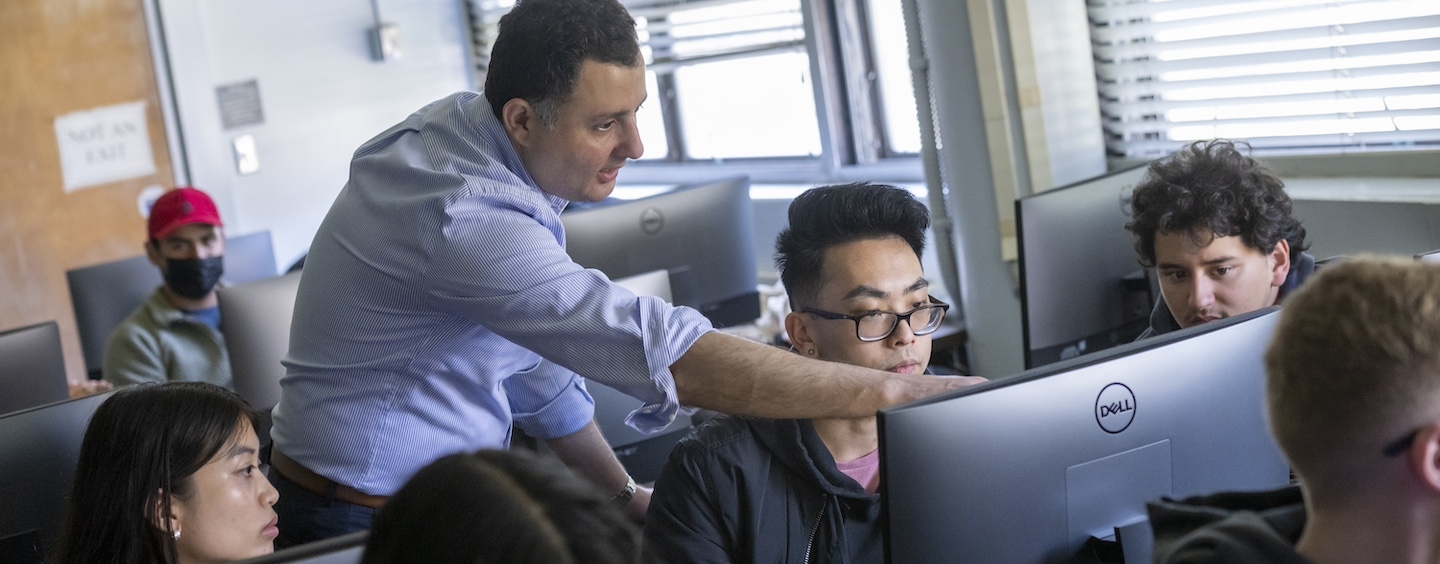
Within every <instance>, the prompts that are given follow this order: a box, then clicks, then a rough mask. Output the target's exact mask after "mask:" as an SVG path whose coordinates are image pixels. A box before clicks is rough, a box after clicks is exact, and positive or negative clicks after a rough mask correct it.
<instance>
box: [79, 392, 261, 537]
mask: <svg viewBox="0 0 1440 564" xmlns="http://www.w3.org/2000/svg"><path fill="white" fill-rule="evenodd" d="M258 421H259V414H258V413H257V412H256V411H255V410H254V409H252V408H251V407H250V406H249V405H248V404H246V403H245V400H243V399H241V398H240V396H238V395H236V394H235V393H234V392H231V391H229V390H226V389H224V388H221V387H219V386H215V385H212V384H205V383H199V382H174V383H168V384H159V385H149V384H147V385H141V386H137V387H134V388H129V389H124V390H120V391H118V392H115V394H114V395H113V396H111V397H110V399H108V400H106V401H105V403H103V404H101V405H100V408H99V409H97V410H96V411H95V415H94V417H93V418H91V420H90V425H89V427H87V428H86V430H85V440H84V442H83V443H82V444H81V447H80V460H79V465H78V468H77V469H76V472H75V484H74V486H73V487H72V488H71V490H70V492H71V493H70V499H69V511H68V513H67V515H66V521H65V532H64V536H63V537H62V539H61V545H60V548H59V554H58V557H57V558H56V560H55V561H56V562H57V563H59V564H82V563H83V564H91V563H95V562H115V563H123V564H155V563H161V564H191V563H199V562H216V561H226V560H240V559H244V558H250V557H254V556H259V555H262V554H267V553H270V552H272V551H274V539H275V536H276V535H277V534H279V529H278V527H277V523H276V518H275V511H274V510H273V509H271V506H273V505H275V501H276V500H277V499H279V493H277V492H276V491H275V488H273V487H271V486H270V482H269V481H268V480H266V479H265V475H264V474H263V473H261V471H260V469H259V464H260V458H259V449H260V442H259V440H258V438H257V436H256V433H255V429H256V428H257V423H258Z"/></svg>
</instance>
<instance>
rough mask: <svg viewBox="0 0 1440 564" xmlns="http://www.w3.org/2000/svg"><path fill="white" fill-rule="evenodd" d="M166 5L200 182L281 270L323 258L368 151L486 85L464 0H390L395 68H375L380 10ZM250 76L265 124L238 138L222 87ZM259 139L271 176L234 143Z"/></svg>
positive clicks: (282, 4) (226, 1) (215, 1)
mask: <svg viewBox="0 0 1440 564" xmlns="http://www.w3.org/2000/svg"><path fill="white" fill-rule="evenodd" d="M155 1H156V2H158V6H159V12H160V18H161V22H162V27H163V30H164V35H165V37H164V39H165V46H166V53H167V54H168V58H169V63H170V69H171V75H172V80H173V87H174V91H175V99H176V106H177V115H178V119H179V121H180V131H181V134H182V136H183V142H184V147H185V164H186V165H187V166H188V169H189V170H188V172H189V179H190V182H191V183H192V184H194V185H195V186H197V187H200V188H202V189H205V190H207V191H209V192H211V193H212V194H214V195H215V197H216V201H217V203H218V204H219V205H220V208H221V213H222V214H223V215H224V217H225V220H226V223H227V230H228V231H229V232H230V233H232V234H239V233H248V232H252V231H258V230H262V229H269V230H270V231H271V233H272V236H273V238H274V241H275V256H276V259H277V261H278V262H279V263H280V264H279V265H278V266H280V267H281V268H283V267H285V266H287V265H288V264H289V263H290V262H291V261H293V260H294V259H296V258H298V257H299V256H300V255H301V254H303V253H304V252H305V250H306V249H307V248H309V245H310V241H311V239H312V238H313V236H314V233H315V231H316V229H318V227H319V225H320V221H321V220H322V219H323V218H324V216H325V213H326V211H328V210H329V208H330V203H331V202H332V201H333V200H334V198H335V195H336V194H338V193H339V191H340V189H341V187H342V186H343V185H344V184H345V180H346V178H347V177H348V166H349V160H350V155H351V154H352V153H354V151H355V149H356V148H357V147H359V145H360V144H361V143H363V142H365V141H366V140H368V139H370V138H371V137H374V136H375V135H376V134H378V133H380V132H381V131H383V130H385V129H387V128H389V127H390V126H391V125H394V124H395V123H396V122H398V121H399V120H401V119H403V118H404V117H405V116H407V115H409V114H410V113H411V112H413V111H415V110H417V109H419V108H420V107H421V106H423V105H425V104H427V103H429V102H431V101H433V100H435V99H437V98H440V97H441V96H444V95H446V94H449V93H451V92H454V91H457V90H465V89H470V88H472V87H473V85H472V84H471V74H470V72H469V70H468V64H469V61H468V60H467V53H468V52H469V47H468V38H467V36H466V33H467V32H466V23H465V14H464V8H463V5H462V3H461V2H460V1H459V0H405V1H403V2H401V1H396V0H390V1H385V0H381V1H380V2H379V6H380V11H381V15H382V17H383V19H384V20H385V21H387V22H391V23H395V24H397V25H399V27H400V46H401V49H402V57H401V58H400V59H398V60H392V61H386V62H377V61H374V60H372V58H371V54H370V44H369V38H368V35H367V30H368V29H369V28H370V27H371V26H373V25H374V17H373V15H372V12H371V4H370V2H365V1H357V0H348V1H339V0H309V1H305V2H287V1H281V0H203V1H198V2H197V1H195V0H155ZM247 80H256V81H257V82H258V85H259V91H260V98H261V103H262V107H263V112H264V122H263V123H261V124H257V125H249V126H242V127H236V128H232V129H225V128H223V126H222V125H221V117H220V111H219V108H218V103H217V99H216V94H215V88H216V87H217V86H220V85H225V84H231V83H235V82H242V81H247ZM245 134H249V135H252V136H254V138H255V142H256V147H257V152H258V155H259V161H260V169H259V171H258V172H256V173H253V174H249V175H243V176H242V175H240V174H238V173H237V172H236V167H235V160H234V156H233V154H232V149H231V142H232V140H233V139H234V138H235V137H237V136H240V135H245Z"/></svg>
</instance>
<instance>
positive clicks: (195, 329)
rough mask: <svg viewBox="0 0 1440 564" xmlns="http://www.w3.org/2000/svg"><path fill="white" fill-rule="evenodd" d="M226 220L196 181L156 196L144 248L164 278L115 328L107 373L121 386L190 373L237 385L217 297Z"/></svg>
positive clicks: (182, 377) (107, 355)
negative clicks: (185, 186) (221, 322)
mask: <svg viewBox="0 0 1440 564" xmlns="http://www.w3.org/2000/svg"><path fill="white" fill-rule="evenodd" d="M221 227H222V224H221V222H220V213H219V212H218V211H216V209H215V202H214V201H212V200H211V199H210V196H207V195H205V193H204V192H201V191H199V190H196V189H194V188H188V187H187V188H177V189H175V190H171V191H169V192H166V193H165V195H163V196H161V197H160V199H158V200H156V201H155V205H154V206H152V207H151V208H150V221H149V234H150V239H149V240H148V241H146V242H145V255H146V256H148V257H150V262H151V263H154V264H155V266H156V267H158V268H159V269H160V274H161V275H163V276H164V278H165V284H163V285H161V286H160V287H159V288H156V289H155V292H154V293H153V294H151V295H150V297H149V298H147V299H146V300H145V302H144V303H141V304H140V307H138V308H136V309H135V311H134V312H132V313H131V314H130V317H128V318H126V319H125V321H124V322H123V323H121V324H120V326H119V327H116V328H115V331H114V332H112V333H111V334H110V340H109V342H108V343H106V345H105V366H104V376H105V379H106V380H109V381H110V382H111V383H113V384H115V385H117V386H120V385H126V384H138V383H141V382H169V381H181V380H184V381H201V382H210V383H212V384H216V385H220V386H224V387H226V388H234V383H233V381H232V380H231V377H230V358H229V356H228V355H227V354H226V352H225V339H224V337H223V336H222V335H221V334H220V307H219V303H218V302H217V300H216V298H215V285H216V284H217V283H219V281H220V275H221V274H222V273H223V272H224V262H223V261H224V255H225V235H224V233H222V232H221V230H220V228H221Z"/></svg>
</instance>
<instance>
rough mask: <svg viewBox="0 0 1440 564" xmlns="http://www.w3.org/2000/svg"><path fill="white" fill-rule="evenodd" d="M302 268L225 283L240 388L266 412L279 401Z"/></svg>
mask: <svg viewBox="0 0 1440 564" xmlns="http://www.w3.org/2000/svg"><path fill="white" fill-rule="evenodd" d="M302 272H304V271H303V270H302V271H297V272H292V273H290V274H286V275H284V276H278V277H272V278H267V279H264V280H256V281H253V282H248V283H245V284H238V285H235V286H228V287H225V288H221V289H220V291H219V292H217V293H216V294H217V296H218V298H219V302H220V330H221V332H223V333H224V334H225V349H226V350H227V351H228V352H229V353H230V369H231V373H232V374H233V375H234V378H235V391H236V393H239V394H240V397H243V398H245V401H247V402H250V405H251V406H253V407H254V408H255V409H259V410H261V411H265V410H268V409H270V408H272V407H275V404H276V403H277V402H279V401H280V377H281V376H284V375H285V367H284V366H282V365H281V364H280V360H281V359H283V358H285V354H286V352H288V351H289V350H290V320H291V318H292V317H293V316H294V314H295V294H296V292H297V291H298V290H299V288H300V275H301V273H302Z"/></svg>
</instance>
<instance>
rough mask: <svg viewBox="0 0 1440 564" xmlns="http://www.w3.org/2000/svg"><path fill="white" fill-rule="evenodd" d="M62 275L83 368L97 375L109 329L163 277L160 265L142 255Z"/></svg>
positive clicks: (141, 300)
mask: <svg viewBox="0 0 1440 564" xmlns="http://www.w3.org/2000/svg"><path fill="white" fill-rule="evenodd" d="M65 279H66V280H67V281H69V283H70V303H71V305H72V306H74V308H75V323H76V325H77V326H78V328H79V330H80V348H81V349H82V350H83V351H84V353H85V371H86V372H88V373H90V375H91V377H94V378H98V377H100V368H101V366H103V365H104V363H105V341H107V340H108V339H109V338H110V332H111V331H114V330H115V327H116V326H117V325H120V322H121V321H124V320H125V318H126V317H127V316H129V315H130V312H132V311H134V310H135V308H136V307H139V305H140V302H143V301H145V298H146V297H147V296H149V295H150V293H151V292H154V291H155V288H157V287H159V286H160V285H161V284H163V283H164V280H163V279H162V278H161V277H160V269H158V268H155V265H153V264H150V260H149V259H147V258H145V257H144V256H138V257H130V258H128V259H124V260H117V261H114V262H107V263H105V264H97V265H94V266H87V267H84V268H77V269H74V270H71V271H68V272H66V273H65Z"/></svg>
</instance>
